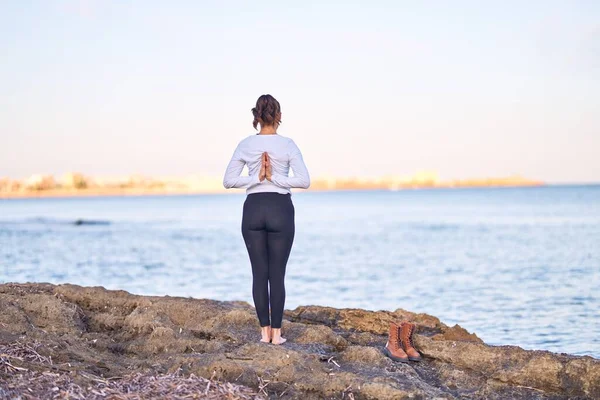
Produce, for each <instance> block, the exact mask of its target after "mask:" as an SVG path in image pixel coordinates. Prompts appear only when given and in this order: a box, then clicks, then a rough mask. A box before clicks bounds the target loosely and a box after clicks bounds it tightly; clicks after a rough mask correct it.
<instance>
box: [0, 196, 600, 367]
mask: <svg viewBox="0 0 600 400" xmlns="http://www.w3.org/2000/svg"><path fill="white" fill-rule="evenodd" d="M292 198H293V201H294V204H295V208H296V239H295V243H294V248H293V250H292V255H291V257H290V261H289V263H288V267H287V275H286V292H287V300H286V308H288V309H291V308H294V307H296V306H298V305H307V304H318V305H328V306H333V307H360V308H365V309H371V310H381V309H387V310H394V309H396V308H404V309H407V310H411V311H416V312H425V313H428V314H432V315H435V316H438V317H439V318H440V319H441V320H442V321H443V322H445V323H447V324H455V323H458V324H460V325H462V326H463V327H465V328H467V329H468V330H470V331H473V332H476V333H477V334H478V335H479V336H480V337H481V338H482V339H484V340H485V341H486V342H487V343H490V344H516V345H520V346H522V347H524V348H528V349H548V350H552V351H558V352H567V353H572V354H579V355H583V354H587V355H592V356H594V357H596V358H600V186H580V187H566V186H565V187H542V188H519V189H513V188H511V189H461V190H457V189H454V190H414V191H410V190H409V191H398V192H390V191H373V192H305V193H301V192H297V193H294V195H293V197H292ZM244 199H245V195H244V194H243V192H239V193H238V194H223V195H201V196H175V197H169V196H156V197H108V198H74V199H27V200H0V282H2V283H4V282H52V283H63V282H69V283H76V284H80V285H102V286H105V287H106V288H110V289H124V290H128V291H130V292H133V293H139V294H152V295H165V294H169V295H172V296H175V295H177V296H193V297H197V298H203V297H205V298H212V299H219V300H246V301H248V302H249V303H250V304H253V303H252V297H251V270H250V264H249V261H248V255H247V253H246V249H245V246H244V242H243V239H242V236H241V232H240V221H241V215H242V204H243V201H244ZM78 220H79V221H84V222H89V223H84V224H80V225H77V224H75V223H74V222H75V221H78Z"/></svg>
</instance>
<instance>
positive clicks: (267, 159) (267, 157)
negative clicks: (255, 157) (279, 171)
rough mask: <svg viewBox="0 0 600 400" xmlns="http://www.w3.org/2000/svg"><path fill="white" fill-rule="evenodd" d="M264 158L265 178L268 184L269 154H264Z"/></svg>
mask: <svg viewBox="0 0 600 400" xmlns="http://www.w3.org/2000/svg"><path fill="white" fill-rule="evenodd" d="M264 156H265V178H267V180H268V181H269V182H270V181H271V158H269V154H268V153H267V152H265V153H264Z"/></svg>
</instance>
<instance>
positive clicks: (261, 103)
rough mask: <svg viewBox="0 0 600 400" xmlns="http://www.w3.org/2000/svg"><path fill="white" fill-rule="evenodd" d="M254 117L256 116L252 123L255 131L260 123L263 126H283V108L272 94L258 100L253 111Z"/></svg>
mask: <svg viewBox="0 0 600 400" xmlns="http://www.w3.org/2000/svg"><path fill="white" fill-rule="evenodd" d="M252 115H254V121H253V122H252V126H254V129H256V125H258V124H259V123H260V124H261V125H262V126H264V125H275V127H277V126H279V124H281V106H280V105H279V102H278V101H277V100H275V97H273V96H271V95H270V94H263V95H262V96H260V97H259V98H258V100H256V107H254V108H253V109H252Z"/></svg>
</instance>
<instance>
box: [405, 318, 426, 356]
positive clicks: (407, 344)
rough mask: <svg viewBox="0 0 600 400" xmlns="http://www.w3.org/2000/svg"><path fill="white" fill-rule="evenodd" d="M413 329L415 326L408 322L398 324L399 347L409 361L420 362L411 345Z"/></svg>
mask: <svg viewBox="0 0 600 400" xmlns="http://www.w3.org/2000/svg"><path fill="white" fill-rule="evenodd" d="M415 327H416V325H415V324H411V323H410V322H402V323H401V324H400V345H401V346H402V350H404V351H405V352H406V355H408V359H409V360H410V361H421V355H420V354H419V352H418V351H417V350H416V349H415V346H414V345H413V332H414V331H415Z"/></svg>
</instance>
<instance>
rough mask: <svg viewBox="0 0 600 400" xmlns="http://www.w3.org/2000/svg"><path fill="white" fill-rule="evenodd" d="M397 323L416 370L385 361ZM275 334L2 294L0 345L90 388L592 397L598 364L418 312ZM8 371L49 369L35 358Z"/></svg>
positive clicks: (309, 312)
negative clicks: (407, 332)
mask: <svg viewBox="0 0 600 400" xmlns="http://www.w3.org/2000/svg"><path fill="white" fill-rule="evenodd" d="M397 320H411V321H413V322H416V323H417V324H418V328H417V332H416V334H415V344H416V346H417V348H418V349H419V350H420V351H421V352H422V354H423V356H424V360H423V361H422V362H420V363H412V362H411V363H408V364H402V363H395V362H393V361H392V360H390V359H389V358H387V357H385V356H384V355H383V353H382V351H381V349H382V347H383V346H384V345H385V343H386V341H387V332H388V327H389V322H391V321H397ZM282 328H283V332H284V335H285V336H286V337H287V339H288V342H286V343H285V344H284V345H282V346H276V345H272V344H266V343H260V342H259V339H260V335H259V327H258V321H257V319H256V313H255V310H254V308H253V307H252V306H251V305H249V304H248V303H245V302H239V301H236V302H223V301H215V300H209V299H191V298H179V297H168V296H167V297H153V296H136V295H132V294H129V293H127V292H124V291H110V290H106V289H104V288H102V287H81V286H76V285H58V286H55V285H50V284H3V285H0V345H8V344H11V343H15V342H16V341H19V343H24V344H27V343H30V344H31V346H34V344H35V346H37V347H36V348H37V349H38V350H37V351H38V353H39V354H40V357H46V358H47V359H52V360H53V362H54V364H53V367H54V368H58V367H56V366H60V371H62V373H65V374H66V373H68V374H70V375H69V376H77V379H80V380H81V381H82V382H87V383H86V384H87V386H88V387H92V386H93V385H94V384H96V383H95V382H98V379H100V378H94V376H95V377H104V378H110V377H122V376H126V375H127V374H131V373H132V372H136V373H137V372H141V373H144V374H149V375H157V374H169V373H175V372H177V371H181V372H182V373H184V374H188V375H189V374H194V375H195V376H200V377H203V378H206V379H213V380H215V379H216V380H220V381H226V382H231V383H234V384H238V385H242V386H243V387H248V388H250V389H253V390H255V391H256V393H262V395H265V394H267V395H269V396H272V397H273V398H276V397H277V398H283V399H313V398H314V399H317V398H342V397H343V398H350V394H352V397H354V398H355V399H403V398H415V399H419V398H420V399H453V398H462V399H484V398H485V399H507V398H522V399H574V398H581V399H587V398H589V399H592V398H600V361H598V360H595V359H593V358H591V357H575V356H570V355H566V354H553V353H550V352H547V351H526V350H523V349H521V348H519V347H515V346H488V345H486V344H484V343H483V342H482V341H481V339H479V338H478V337H477V336H475V335H474V334H472V333H469V332H467V331H466V330H465V329H463V328H461V327H460V326H458V325H455V326H453V327H448V326H446V325H445V324H443V323H442V322H440V320H439V319H437V318H435V317H432V316H429V315H426V314H414V313H411V312H409V311H405V310H401V309H398V310H395V311H393V312H392V311H383V310H381V311H367V310H361V309H335V308H331V307H319V306H303V307H297V308H296V309H294V310H286V311H285V315H284V321H283V326H282ZM31 346H30V347H31ZM12 362H13V364H12V365H14V366H16V367H21V368H28V369H29V370H40V371H42V370H43V369H44V368H48V367H43V366H41V365H40V364H39V363H36V362H37V361H36V359H35V357H34V358H32V359H28V358H24V357H21V358H20V359H19V360H17V359H15V360H13V361H12ZM53 371H54V372H56V371H55V370H53ZM7 374H9V373H7V372H6V371H2V369H1V368H0V381H2V380H8V379H12V378H11V376H13V375H14V374H13V375H10V374H9V375H7ZM73 374H75V375H73ZM61 376H62V375H61ZM94 379H96V380H94ZM100 380H101V379H100ZM257 396H259V395H257ZM259 397H260V396H259ZM259 397H257V398H259Z"/></svg>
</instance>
